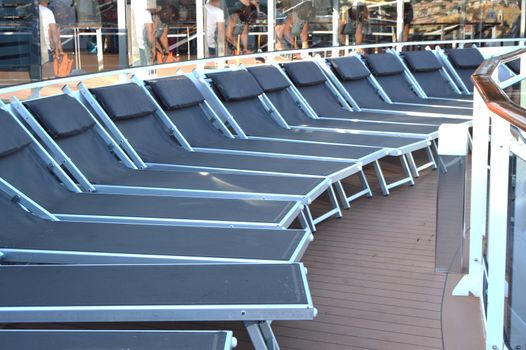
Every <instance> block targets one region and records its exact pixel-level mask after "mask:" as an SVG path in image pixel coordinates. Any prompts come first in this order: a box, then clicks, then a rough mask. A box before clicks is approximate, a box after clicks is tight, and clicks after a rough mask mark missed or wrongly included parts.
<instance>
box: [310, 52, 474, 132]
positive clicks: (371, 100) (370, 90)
mask: <svg viewBox="0 0 526 350" xmlns="http://www.w3.org/2000/svg"><path fill="white" fill-rule="evenodd" d="M326 62H327V65H325V67H324V65H322V64H320V66H321V67H322V68H324V69H325V72H326V74H327V76H328V77H329V79H330V80H331V82H332V83H333V84H334V86H335V87H336V88H337V89H338V91H339V92H340V93H341V94H342V96H344V98H345V99H346V100H347V101H348V102H349V103H350V104H351V105H352V107H353V109H354V110H356V111H360V112H362V113H366V114H365V116H363V117H361V118H367V119H368V120H378V121H387V122H403V123H415V124H424V125H440V124H442V123H458V122H465V121H466V120H469V119H471V116H469V115H465V114H466V113H465V111H464V110H462V111H461V115H458V114H456V112H454V109H451V108H447V109H446V108H442V107H432V106H431V107H430V106H426V105H418V104H406V103H397V102H393V101H392V100H391V99H390V97H389V96H388V95H387V93H386V92H385V91H384V90H383V89H382V88H381V87H380V86H379V84H378V81H377V80H376V79H375V77H374V76H373V75H372V74H371V72H370V70H369V69H368V68H367V67H366V65H365V63H364V62H363V61H362V59H360V58H359V57H358V56H347V57H339V58H330V59H327V60H326ZM399 68H400V67H399ZM402 68H403V67H402ZM402 83H403V84H405V83H404V82H402ZM403 84H402V85H403ZM402 88H406V87H405V86H402ZM411 93H412V92H411ZM444 112H446V113H444ZM385 114H387V115H385ZM408 117H410V118H408ZM430 117H433V118H430Z"/></svg>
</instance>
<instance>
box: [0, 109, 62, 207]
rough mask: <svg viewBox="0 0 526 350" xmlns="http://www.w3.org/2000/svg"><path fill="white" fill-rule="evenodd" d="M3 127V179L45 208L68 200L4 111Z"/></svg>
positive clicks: (0, 164)
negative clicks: (61, 200)
mask: <svg viewBox="0 0 526 350" xmlns="http://www.w3.org/2000/svg"><path fill="white" fill-rule="evenodd" d="M0 125H1V128H0V177H1V178H2V179H4V180H5V181H7V182H8V183H9V184H11V185H12V186H14V187H16V188H17V189H18V190H20V191H22V192H23V193H24V194H26V195H27V196H29V197H30V198H31V199H32V200H34V201H36V202H38V203H39V204H41V205H44V206H46V205H47V204H51V203H53V202H54V201H56V200H60V199H62V198H65V197H66V196H67V195H68V190H67V189H66V188H65V187H63V186H61V185H60V183H59V181H58V180H57V179H56V178H55V176H54V175H53V174H52V173H51V170H50V169H49V167H48V164H46V163H45V162H44V161H43V160H42V159H41V158H40V156H39V155H38V154H37V153H36V152H35V150H34V148H33V146H34V145H33V142H34V141H33V140H31V138H30V137H29V135H27V133H26V131H25V130H23V129H22V127H21V126H20V124H18V123H17V122H16V121H15V120H14V119H13V116H11V115H10V114H9V113H8V112H6V111H4V110H1V109H0Z"/></svg>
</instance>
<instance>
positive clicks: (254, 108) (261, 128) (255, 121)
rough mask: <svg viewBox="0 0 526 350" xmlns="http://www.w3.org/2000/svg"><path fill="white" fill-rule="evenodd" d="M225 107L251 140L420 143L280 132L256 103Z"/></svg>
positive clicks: (376, 144) (391, 145)
mask: <svg viewBox="0 0 526 350" xmlns="http://www.w3.org/2000/svg"><path fill="white" fill-rule="evenodd" d="M226 107H227V108H228V110H229V111H230V112H231V113H232V115H233V116H234V118H236V121H237V122H238V123H239V124H241V120H243V122H242V123H243V125H242V126H241V127H242V128H243V130H244V131H245V133H247V134H248V135H252V136H267V137H275V138H284V139H290V140H302V141H315V142H326V143H341V144H344V145H362V146H372V147H378V148H383V147H388V148H398V147H403V146H408V145H411V144H413V143H415V141H418V140H417V139H414V138H406V137H388V136H377V135H355V134H340V133H335V132H329V131H316V130H299V129H291V130H287V129H284V128H281V127H280V126H279V125H277V123H276V122H274V121H272V120H270V118H272V117H271V116H269V115H268V113H267V112H266V111H265V110H264V108H263V107H262V106H261V107H260V105H257V104H255V103H254V102H253V101H249V100H244V101H236V102H229V103H227V104H226Z"/></svg>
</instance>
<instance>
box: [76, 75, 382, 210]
mask: <svg viewBox="0 0 526 350" xmlns="http://www.w3.org/2000/svg"><path fill="white" fill-rule="evenodd" d="M135 80H136V79H135ZM136 81H137V80H136ZM137 82H138V83H140V82H139V81H137ZM147 83H148V85H149V89H147V90H146V91H145V93H147V94H148V95H149V94H150V93H152V94H153V96H154V97H155V98H156V99H157V100H158V101H159V102H158V103H159V104H160V105H161V106H162V108H163V109H159V110H158V111H157V113H155V115H154V116H152V118H151V119H149V120H148V119H146V118H145V119H144V120H143V123H142V124H141V126H140V127H134V126H131V127H130V125H129V124H126V125H123V124H122V123H120V122H119V121H113V122H112V121H111V120H110V118H109V117H108V115H107V114H106V113H105V112H104V111H101V110H99V111H98V112H97V114H98V116H99V117H100V119H101V121H102V122H103V123H104V124H105V125H106V127H107V128H108V130H110V132H112V129H114V130H113V135H114V137H116V138H117V139H119V140H120V141H121V143H122V144H123V145H124V147H125V149H126V147H127V146H126V145H127V141H126V140H128V141H129V143H130V144H131V145H130V146H129V147H130V148H132V150H129V151H128V153H130V154H131V153H132V152H133V150H136V152H137V153H138V155H139V156H140V157H142V158H143V159H145V160H146V161H152V162H166V163H169V164H173V163H172V162H175V164H178V163H177V162H178V156H179V155H180V154H181V153H183V152H182V151H181V149H183V146H182V145H181V144H184V143H187V146H186V147H188V148H189V149H191V151H186V149H187V148H184V149H185V151H184V152H185V153H187V154H189V155H193V154H196V158H197V157H199V158H201V156H202V155H205V156H206V159H207V161H208V160H209V159H213V158H215V159H216V160H215V162H216V163H215V164H218V163H217V159H223V158H225V159H229V160H230V159H232V162H235V163H239V162H242V161H244V159H246V158H247V157H248V159H249V162H250V163H255V162H256V161H259V162H261V163H265V162H267V164H268V165H271V164H274V163H276V162H279V164H280V165H279V168H277V169H279V171H282V169H286V172H297V171H300V172H301V174H303V175H305V174H312V175H318V176H319V175H322V176H326V177H328V178H329V179H331V181H332V182H333V183H334V185H335V188H336V190H337V194H338V196H339V197H340V199H341V200H342V203H343V205H344V206H345V207H348V206H349V204H348V203H349V202H350V201H352V200H354V199H356V198H358V197H360V196H363V195H368V196H370V195H371V191H370V189H369V186H368V184H367V180H366V178H365V176H364V174H363V172H362V170H361V164H362V163H369V162H371V161H374V160H376V159H378V158H381V157H383V156H385V151H383V150H378V149H377V148H374V149H373V151H371V149H370V148H364V147H355V148H351V147H341V146H330V145H319V144H297V143H292V142H287V141H277V140H272V141H269V140H255V139H247V138H246V137H245V138H241V137H236V138H235V137H234V136H233V135H232V133H231V132H230V131H229V129H228V128H227V127H226V126H225V124H224V123H223V122H222V121H221V120H220V119H219V118H218V117H217V116H216V114H215V112H214V111H213V110H212V109H211V108H210V106H209V105H208V103H207V102H206V101H204V97H203V96H202V94H201V92H200V91H199V90H197V88H196V86H195V85H194V83H193V82H192V81H191V80H190V79H189V78H187V77H186V76H176V77H171V78H165V79H160V80H155V81H149V82H147ZM143 88H145V87H144V86H143ZM80 91H81V93H82V94H83V95H84V96H85V97H86V99H88V100H89V99H91V98H92V97H90V96H92V95H91V94H90V93H89V91H87V90H86V89H84V88H83V87H82V86H80ZM180 91H185V92H187V93H188V94H189V95H190V96H192V99H194V100H197V101H200V102H198V103H189V102H188V100H189V98H188V99H187V100H186V103H185V104H180V103H179V102H180V101H181V98H182V97H183V96H182V94H181V93H180ZM149 96H151V95H149ZM113 124H115V125H116V126H117V128H118V129H115V128H112V125H113ZM118 134H121V135H120V136H119V135H118ZM144 134H146V137H144ZM170 134H175V135H177V136H173V137H170V136H169V135H170ZM240 135H243V134H242V132H241V133H240ZM176 138H177V139H178V140H179V139H180V141H176ZM170 151H173V152H171V153H170ZM205 152H208V153H205ZM227 152H228V153H227ZM157 153H158V154H159V156H158V155H157ZM285 163H287V164H285ZM148 164H149V165H150V166H152V167H161V168H165V167H168V166H169V164H160V163H148ZM236 166H238V165H236ZM299 168H303V169H299ZM274 169H276V168H274ZM355 174H357V175H359V177H360V180H361V182H362V185H363V190H361V191H358V192H357V193H354V194H352V195H350V196H348V195H347V194H346V193H345V190H344V188H343V186H342V183H341V180H343V179H345V178H347V177H349V176H352V175H355Z"/></svg>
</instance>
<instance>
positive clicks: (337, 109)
mask: <svg viewBox="0 0 526 350" xmlns="http://www.w3.org/2000/svg"><path fill="white" fill-rule="evenodd" d="M285 67H286V68H285V69H287V71H289V72H290V74H291V76H292V77H296V75H295V74H296V73H299V72H301V74H300V75H301V78H302V81H303V83H306V82H308V84H307V85H305V84H303V85H300V86H296V88H293V87H292V86H291V83H290V81H289V79H287V77H286V76H285V75H284V74H283V73H282V72H281V71H280V70H279V68H277V67H275V66H256V67H250V68H248V71H249V72H250V73H251V74H252V75H253V77H254V78H255V79H256V80H257V82H258V83H259V85H260V86H261V88H262V89H263V90H264V92H265V95H266V96H267V97H268V99H269V100H270V102H271V103H272V105H273V106H274V107H275V108H276V110H277V112H278V113H279V114H280V115H281V117H283V119H284V120H285V121H286V123H287V124H288V125H291V126H293V127H295V128H301V129H306V130H309V129H314V130H322V131H336V132H342V133H345V132H351V133H353V134H354V133H358V134H360V133H361V132H363V134H365V135H367V134H370V135H379V136H393V137H398V136H406V137H414V138H417V139H425V138H427V139H429V140H433V139H435V138H436V137H437V136H438V126H433V125H407V124H396V123H378V122H367V121H355V120H353V119H351V118H353V117H354V116H356V114H357V113H356V112H352V111H350V108H349V109H347V108H346V107H348V106H347V104H346V103H345V101H341V100H340V99H339V97H340V96H339V95H336V94H334V92H333V91H332V90H331V87H332V86H330V85H329V82H328V81H327V79H326V78H325V76H324V74H323V72H322V71H321V69H320V68H319V67H318V65H316V64H315V63H314V62H295V63H288V64H286V65H285ZM316 82H317V83H316ZM312 110H313V112H311V111H312ZM330 115H337V116H338V117H341V119H339V118H338V119H337V120H329V119H323V118H319V117H318V116H330ZM345 117H347V119H345ZM335 119H336V118H335ZM427 152H428V155H429V162H427V163H426V164H424V165H422V166H421V167H417V166H416V164H415V162H414V159H413V157H412V155H411V153H410V152H409V153H408V154H407V156H408V158H409V159H408V160H409V164H410V166H411V168H412V170H413V173H414V175H416V176H418V172H419V170H422V169H424V168H427V167H430V166H436V165H435V162H434V158H433V155H432V152H431V150H430V149H429V148H428V149H427Z"/></svg>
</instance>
